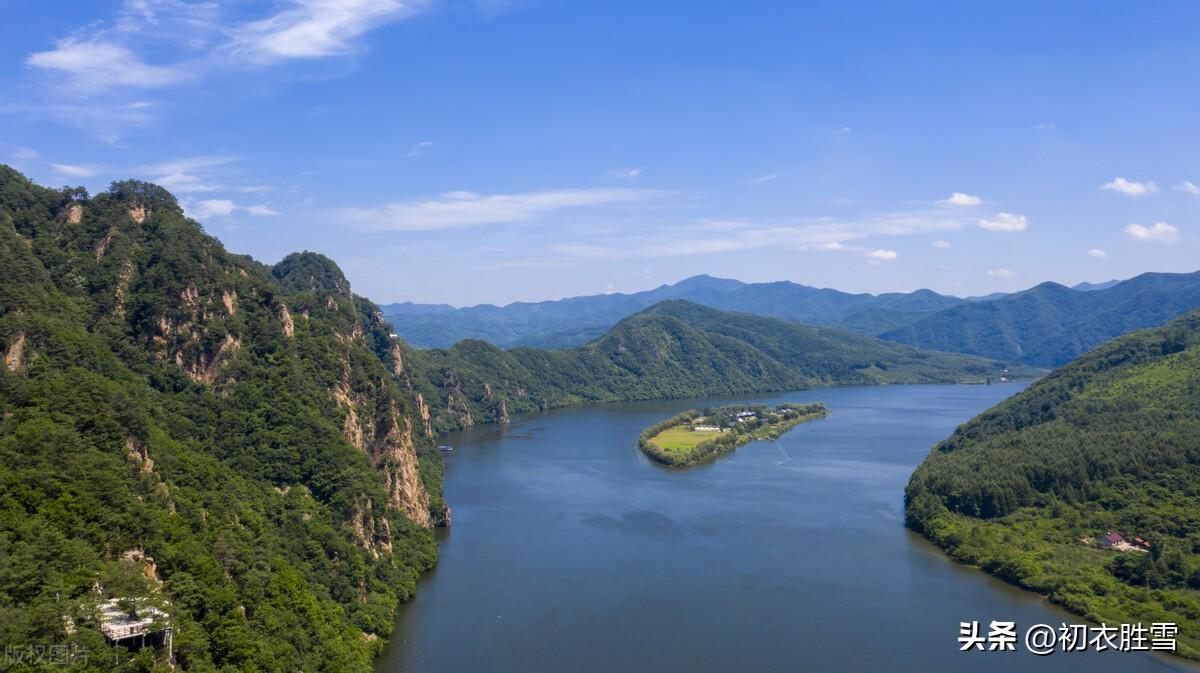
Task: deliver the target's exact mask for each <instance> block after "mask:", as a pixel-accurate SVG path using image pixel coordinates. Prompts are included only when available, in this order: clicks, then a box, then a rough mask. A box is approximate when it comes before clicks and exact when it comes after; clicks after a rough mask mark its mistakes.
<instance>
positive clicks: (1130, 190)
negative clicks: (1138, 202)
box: [1100, 175, 1158, 196]
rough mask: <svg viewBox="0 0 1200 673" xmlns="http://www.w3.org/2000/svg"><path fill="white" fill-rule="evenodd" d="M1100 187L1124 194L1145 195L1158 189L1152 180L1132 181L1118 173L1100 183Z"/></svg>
mask: <svg viewBox="0 0 1200 673" xmlns="http://www.w3.org/2000/svg"><path fill="white" fill-rule="evenodd" d="M1100 189H1102V190H1108V191H1111V192H1118V193H1120V194H1124V195H1126V196H1146V195H1147V194H1153V193H1155V192H1157V191H1158V187H1157V186H1156V185H1155V184H1154V183H1153V182H1134V181H1132V180H1126V179H1125V178H1123V177H1121V176H1119V175H1118V176H1117V177H1115V178H1113V179H1112V180H1111V181H1109V182H1106V183H1104V184H1102V185H1100Z"/></svg>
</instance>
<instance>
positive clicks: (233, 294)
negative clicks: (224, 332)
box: [221, 290, 238, 315]
mask: <svg viewBox="0 0 1200 673" xmlns="http://www.w3.org/2000/svg"><path fill="white" fill-rule="evenodd" d="M237 301H238V296H237V290H225V291H224V292H222V293H221V303H223V304H225V310H226V311H227V312H228V313H229V315H236V314H237Z"/></svg>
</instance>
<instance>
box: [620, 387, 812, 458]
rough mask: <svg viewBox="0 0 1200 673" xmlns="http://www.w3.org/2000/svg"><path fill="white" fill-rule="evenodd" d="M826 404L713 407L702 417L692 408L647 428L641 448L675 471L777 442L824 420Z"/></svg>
mask: <svg viewBox="0 0 1200 673" xmlns="http://www.w3.org/2000/svg"><path fill="white" fill-rule="evenodd" d="M828 414H829V407H826V406H825V404H824V403H823V402H813V403H810V404H780V405H777V406H776V407H775V408H771V407H768V406H767V405H765V404H741V405H738V404H734V405H727V406H723V407H710V408H707V409H705V410H704V412H703V414H702V413H701V412H699V411H697V410H695V409H689V410H688V411H685V412H683V413H681V414H677V415H675V416H672V417H671V418H668V419H666V420H665V421H660V422H658V423H655V424H654V425H652V426H650V427H648V428H646V429H645V430H644V431H643V432H642V434H641V436H640V437H639V438H638V447H639V448H640V449H641V450H642V452H643V453H645V454H646V455H647V456H648V457H649V458H650V459H651V460H653V461H655V462H658V463H662V464H664V465H670V466H672V467H690V466H692V465H696V464H699V463H702V462H705V461H708V460H712V459H714V458H716V457H717V456H719V455H721V454H723V453H728V452H730V451H733V450H734V449H736V448H737V447H739V446H742V445H743V444H748V443H750V442H753V441H754V440H757V439H775V438H776V437H778V436H780V435H782V434H783V433H785V432H787V431H788V430H790V429H791V428H793V427H795V426H797V425H799V424H801V423H807V422H808V421H812V420H816V419H818V418H823V417H825V416H826V415H828Z"/></svg>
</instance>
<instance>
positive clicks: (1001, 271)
mask: <svg viewBox="0 0 1200 673" xmlns="http://www.w3.org/2000/svg"><path fill="white" fill-rule="evenodd" d="M987 275H989V276H992V277H993V278H1013V277H1015V276H1016V275H1017V274H1016V272H1015V271H1013V270H1012V269H1006V268H1004V267H1000V268H998V269H988V272H987Z"/></svg>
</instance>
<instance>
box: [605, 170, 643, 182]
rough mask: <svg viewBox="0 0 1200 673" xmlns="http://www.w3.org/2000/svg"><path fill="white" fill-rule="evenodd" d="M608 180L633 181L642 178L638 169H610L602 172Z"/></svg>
mask: <svg viewBox="0 0 1200 673" xmlns="http://www.w3.org/2000/svg"><path fill="white" fill-rule="evenodd" d="M604 174H605V175H607V176H608V177H610V178H616V179H618V180H635V179H637V178H639V177H641V176H642V169H640V168H610V169H608V170H607V171H605V172H604Z"/></svg>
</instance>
